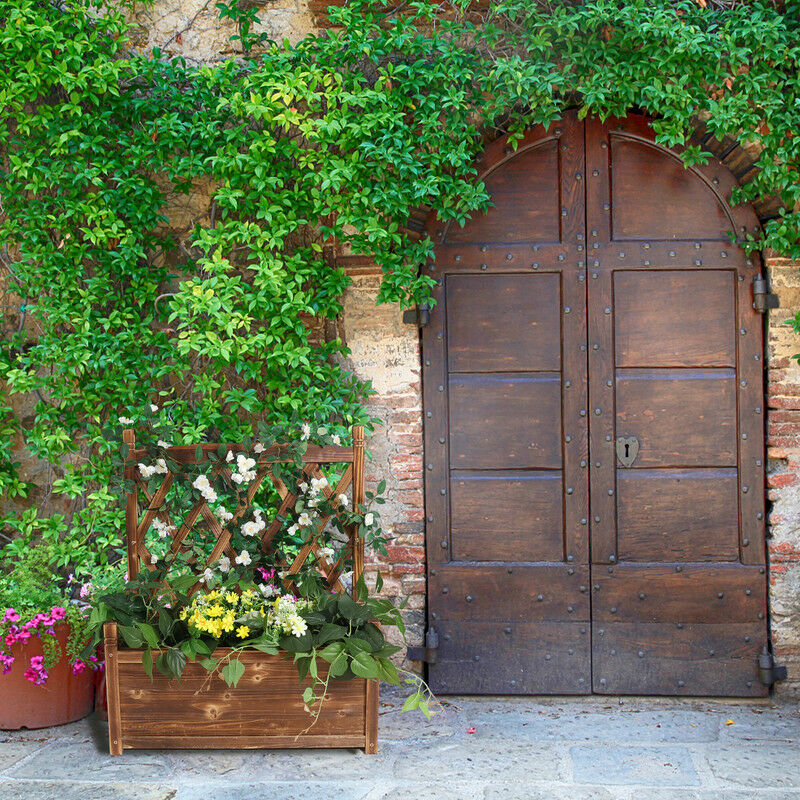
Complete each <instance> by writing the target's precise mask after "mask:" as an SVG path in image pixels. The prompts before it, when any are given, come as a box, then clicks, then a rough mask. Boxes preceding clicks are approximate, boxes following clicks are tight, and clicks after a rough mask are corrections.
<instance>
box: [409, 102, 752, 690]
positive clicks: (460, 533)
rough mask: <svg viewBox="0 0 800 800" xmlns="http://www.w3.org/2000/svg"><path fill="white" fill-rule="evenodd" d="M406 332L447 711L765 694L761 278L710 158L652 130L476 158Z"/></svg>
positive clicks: (578, 130) (557, 130) (593, 130)
mask: <svg viewBox="0 0 800 800" xmlns="http://www.w3.org/2000/svg"><path fill="white" fill-rule="evenodd" d="M482 171H483V173H484V180H485V182H486V184H487V188H488V189H489V192H490V194H491V196H492V201H493V206H492V208H491V209H490V210H489V211H488V212H487V213H486V214H484V215H481V216H479V217H476V218H474V219H473V220H472V221H470V222H469V223H468V224H467V225H466V226H465V227H463V228H460V227H458V226H457V225H450V226H444V225H442V226H438V227H436V228H435V230H434V231H433V234H434V236H435V237H436V240H437V249H436V259H435V261H433V262H432V263H431V264H430V265H429V267H428V269H429V273H428V274H430V275H431V277H433V278H434V279H435V280H436V287H435V290H434V295H435V300H436V306H435V307H434V309H433V312H432V315H431V320H430V324H429V325H427V326H426V327H425V328H424V329H423V359H424V364H423V390H424V412H425V475H426V537H427V552H428V592H429V596H428V616H429V619H428V624H429V627H431V628H433V629H434V630H435V631H436V634H437V636H438V651H437V659H436V663H435V664H432V665H431V667H430V671H429V679H430V682H431V685H432V688H433V689H434V690H435V691H439V692H442V693H476V694H492V693H501V694H538V693H553V694H570V693H574V694H582V693H591V692H596V693H611V694H626V693H636V694H694V695H731V696H747V695H761V694H764V693H765V692H766V691H767V688H766V687H765V686H763V685H762V684H761V683H759V681H758V671H757V656H758V654H759V653H760V652H761V649H762V648H763V647H764V646H765V644H766V642H767V619H766V565H765V548H764V464H763V442H764V440H763V413H762V411H763V409H762V405H763V401H762V391H763V389H762V363H761V357H762V323H761V317H760V315H759V314H757V313H756V311H755V310H754V308H753V302H752V300H753V297H752V282H753V278H754V276H755V275H757V274H758V271H759V264H758V262H757V260H756V259H755V258H754V257H750V256H748V255H746V254H745V253H744V251H742V250H741V249H740V248H738V247H736V246H735V245H733V244H731V242H730V236H729V231H730V230H731V229H736V231H737V235H741V234H742V230H741V229H742V228H744V229H745V232H746V231H747V230H752V228H753V227H754V226H755V225H756V224H757V222H756V220H755V218H754V216H753V215H752V212H750V211H749V210H748V209H731V208H730V207H729V206H728V204H727V202H726V197H727V194H728V193H729V192H730V189H731V188H733V179H732V177H731V176H730V175H729V174H728V173H727V172H726V171H725V169H724V167H722V165H710V166H709V167H707V168H705V169H686V168H685V167H684V166H683V164H682V163H681V161H680V157H679V155H678V154H677V153H674V152H672V151H668V150H665V149H664V148H661V147H659V146H657V145H656V144H655V143H654V142H653V137H652V133H651V131H650V128H649V125H648V123H647V120H645V119H644V118H642V117H638V116H632V117H629V118H627V119H626V120H612V121H610V122H608V123H606V124H601V123H600V122H599V121H597V120H591V119H588V120H586V121H581V120H579V119H577V117H576V116H574V115H570V116H567V117H565V118H564V119H563V120H561V122H560V123H559V124H558V125H556V126H554V127H552V128H551V129H550V130H549V131H544V130H542V129H538V130H535V131H531V132H530V133H529V134H528V135H527V136H526V137H525V138H524V139H523V140H522V142H521V143H520V145H519V147H518V148H517V149H516V150H512V149H511V148H509V147H507V146H505V145H504V143H503V142H498V143H496V144H495V145H493V146H492V147H491V148H490V149H489V150H488V151H487V154H486V157H485V160H484V163H483V165H482Z"/></svg>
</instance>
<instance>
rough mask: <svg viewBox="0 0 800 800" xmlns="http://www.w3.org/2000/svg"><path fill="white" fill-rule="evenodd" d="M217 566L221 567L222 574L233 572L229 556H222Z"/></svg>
mask: <svg viewBox="0 0 800 800" xmlns="http://www.w3.org/2000/svg"><path fill="white" fill-rule="evenodd" d="M217 566H219V571H220V572H230V571H231V560H230V559H229V558H228V556H222V558H220V560H219V562H218V565H217Z"/></svg>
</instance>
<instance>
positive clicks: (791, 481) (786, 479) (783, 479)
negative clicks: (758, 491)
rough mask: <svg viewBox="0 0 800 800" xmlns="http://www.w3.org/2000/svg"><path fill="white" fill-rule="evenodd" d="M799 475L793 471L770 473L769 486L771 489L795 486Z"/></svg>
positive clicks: (768, 477)
mask: <svg viewBox="0 0 800 800" xmlns="http://www.w3.org/2000/svg"><path fill="white" fill-rule="evenodd" d="M797 480H798V476H797V475H796V474H794V473H792V472H784V473H781V474H780V475H768V476H767V486H769V487H770V489H783V488H785V487H786V486H794V485H795V484H796V483H797Z"/></svg>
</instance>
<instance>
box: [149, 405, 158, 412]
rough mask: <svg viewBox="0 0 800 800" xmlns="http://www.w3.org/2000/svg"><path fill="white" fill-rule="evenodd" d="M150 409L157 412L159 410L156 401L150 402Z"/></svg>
mask: <svg viewBox="0 0 800 800" xmlns="http://www.w3.org/2000/svg"><path fill="white" fill-rule="evenodd" d="M150 410H151V411H152V412H153V413H154V414H155V413H156V411H158V406H157V405H156V404H155V403H150Z"/></svg>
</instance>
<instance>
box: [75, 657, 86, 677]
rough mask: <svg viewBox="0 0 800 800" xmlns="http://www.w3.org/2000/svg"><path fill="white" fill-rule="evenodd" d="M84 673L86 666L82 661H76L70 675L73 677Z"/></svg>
mask: <svg viewBox="0 0 800 800" xmlns="http://www.w3.org/2000/svg"><path fill="white" fill-rule="evenodd" d="M85 671H86V664H84V663H83V661H81V660H80V659H78V660H77V661H76V662H75V663H74V664H73V665H72V674H73V675H80V674H81V672H85Z"/></svg>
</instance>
